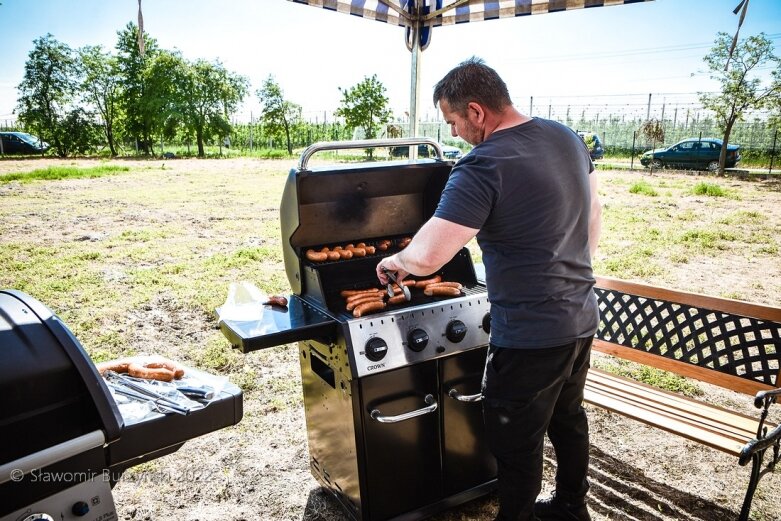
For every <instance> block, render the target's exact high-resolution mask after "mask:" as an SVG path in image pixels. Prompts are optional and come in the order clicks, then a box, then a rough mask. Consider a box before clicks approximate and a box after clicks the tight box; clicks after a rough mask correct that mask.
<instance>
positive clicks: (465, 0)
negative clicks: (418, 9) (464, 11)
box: [380, 0, 470, 22]
mask: <svg viewBox="0 0 781 521" xmlns="http://www.w3.org/2000/svg"><path fill="white" fill-rule="evenodd" d="M382 1H383V0H380V2H382ZM469 2H470V0H456V1H455V2H453V3H452V4H450V5H446V6H445V7H443V8H441V9H437V10H436V11H432V12H430V13H429V14H427V15H426V16H424V17H423V21H424V22H428V21H429V20H432V19H434V18H436V17H437V16H439V15H441V14H442V13H444V12H447V11H450V10H451V9H455V8H456V7H460V6H462V5H464V4H468V3H469Z"/></svg>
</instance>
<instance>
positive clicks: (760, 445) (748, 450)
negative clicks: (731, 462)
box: [738, 389, 781, 465]
mask: <svg viewBox="0 0 781 521" xmlns="http://www.w3.org/2000/svg"><path fill="white" fill-rule="evenodd" d="M778 396H781V389H772V390H770V391H759V392H758V393H757V395H756V397H755V398H754V407H756V408H757V409H762V414H761V415H760V418H759V424H758V426H757V437H756V438H754V439H753V440H751V441H749V442H748V443H746V445H745V446H744V447H743V449H742V450H741V451H740V458H739V460H738V463H740V464H741V465H745V464H746V463H748V462H749V461H751V459H752V458H753V457H754V455H755V454H757V453H760V459H761V458H762V455H761V454H762V453H763V452H764V451H765V449H767V448H769V447H772V446H774V445H775V449H774V450H775V458H774V459H777V458H778V445H779V443H781V425H777V426H776V428H775V429H773V430H772V431H770V432H769V433H768V432H767V427H765V420H766V419H767V414H768V410H769V409H770V404H772V403H775V401H776V398H777V397H778Z"/></svg>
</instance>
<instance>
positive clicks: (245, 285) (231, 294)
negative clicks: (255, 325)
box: [217, 281, 268, 321]
mask: <svg viewBox="0 0 781 521" xmlns="http://www.w3.org/2000/svg"><path fill="white" fill-rule="evenodd" d="M267 300H268V297H267V296H266V295H265V294H264V293H263V292H262V291H260V289H258V287H257V286H255V285H254V284H252V283H251V282H247V281H241V282H231V284H230V286H229V288H228V298H227V299H226V300H225V304H223V305H222V306H221V307H219V308H217V314H218V315H219V317H220V320H236V321H253V320H261V319H262V318H263V302H266V301H267Z"/></svg>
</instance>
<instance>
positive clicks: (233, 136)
mask: <svg viewBox="0 0 781 521" xmlns="http://www.w3.org/2000/svg"><path fill="white" fill-rule="evenodd" d="M692 96H694V95H692V94H688V95H679V96H678V97H672V96H671V97H670V98H668V97H665V96H661V95H651V94H649V95H644V98H641V97H640V96H639V95H625V96H612V97H610V100H611V101H610V102H608V103H593V102H585V101H584V98H582V97H573V98H569V99H556V100H555V101H554V100H553V99H549V100H547V101H543V100H535V99H534V98H533V97H530V98H528V104H527V103H526V100H517V99H516V100H514V103H515V105H516V106H517V107H518V108H519V110H521V111H523V112H525V113H527V114H530V115H532V116H540V117H545V118H549V119H553V120H556V121H559V122H561V123H563V124H565V125H567V126H568V127H570V128H572V129H573V130H578V131H585V132H593V133H596V134H598V135H599V137H600V140H601V141H602V145H603V147H604V149H605V153H606V156H608V157H610V156H613V157H636V156H638V155H639V154H641V153H642V152H644V151H646V150H649V149H650V148H651V147H652V146H654V144H653V143H651V142H647V141H646V140H645V139H644V138H643V137H642V136H641V135H640V133H639V132H638V130H639V128H640V127H641V125H642V124H643V122H644V121H647V120H648V119H656V120H658V121H660V122H661V124H662V127H663V128H664V135H665V138H664V142H663V143H656V144H655V146H656V147H661V146H669V145H672V144H674V143H677V142H678V141H681V140H683V139H687V138H698V137H699V138H718V139H721V138H722V137H723V133H722V131H721V130H720V128H719V125H718V123H717V122H716V120H715V119H714V117H713V114H712V113H711V112H709V111H707V110H705V109H703V108H702V106H701V105H700V104H699V103H698V102H696V101H694V98H693V97H692ZM424 117H425V116H424ZM437 117H438V114H437V115H434V116H432V115H431V114H429V118H430V120H429V121H423V122H420V123H419V125H418V135H419V136H423V137H430V138H433V139H436V140H437V141H439V142H442V143H445V144H452V145H456V146H460V147H461V148H464V149H467V148H469V147H468V145H466V144H465V143H463V142H461V141H460V140H458V139H455V138H453V137H452V136H451V133H450V132H451V131H450V127H449V126H448V125H447V124H446V123H445V122H444V121H442V120H441V119H436V118H437ZM768 118H769V114H768V113H766V112H754V113H750V114H748V115H747V116H746V117H745V118H744V120H743V121H739V122H737V123H736V124H735V125H734V127H733V129H732V132H731V135H730V139H729V142H730V143H731V144H736V145H740V146H741V155H742V157H743V160H742V164H744V165H747V166H757V167H766V166H768V165H769V164H771V163H776V164H777V163H778V159H777V156H778V150H777V148H778V147H779V146H781V144H780V143H779V140H778V129H776V128H773V127H771V126H769V125H768ZM0 130H20V131H23V130H24V129H23V128H22V127H21V126H20V124H19V122H18V121H16V120H13V119H10V120H9V119H5V120H0ZM407 136H409V121H408V120H407V119H405V118H403V117H402V118H397V119H396V120H395V121H393V122H392V123H389V124H387V125H385V126H383V128H382V129H381V130H380V132H379V134H378V136H377V137H407ZM364 137H365V135H364V134H363V133H362V132H361V131H360V130H359V129H358V130H356V129H351V128H348V127H346V126H345V124H344V122H343V121H342V120H340V119H339V118H336V117H334V116H333V115H332V114H330V113H328V112H325V111H318V112H316V113H314V112H310V113H306V114H305V115H304V117H303V118H302V119H300V120H299V121H297V122H294V123H293V124H292V125H290V128H289V136H288V135H286V134H284V133H281V132H279V131H278V130H276V129H273V128H272V127H269V126H268V125H265V124H264V123H263V122H262V120H261V119H260V118H257V117H252V115H251V114H246V115H243V116H240V117H237V118H236V119H234V121H233V125H232V128H231V132H230V134H229V135H228V136H212V138H211V140H210V142H209V143H208V144H209V145H212V146H215V147H230V149H231V150H233V151H234V152H235V153H247V152H249V153H255V152H257V151H260V150H274V149H276V150H280V151H284V150H286V149H287V148H288V140H289V145H290V148H292V149H300V148H302V147H306V146H309V145H311V144H313V143H315V142H318V141H338V140H350V139H362V138H364ZM44 139H45V137H44ZM158 145H160V146H159V150H158V151H160V150H162V149H166V148H167V149H176V150H177V151H179V152H180V153H182V154H184V155H189V154H191V153H192V152H193V150H194V143H193V142H192V138H188V137H186V136H184V135H177V136H173V137H167V138H165V139H164V140H163V142H162V144H161V140H160V138H159V137H158V138H157V139H156V144H155V146H156V147H157V146H158ZM123 151H124V153H125V154H127V155H134V154H136V153H138V151H137V148H136V147H135V146H134V145H133V144H132V142H129V143H125V144H124V147H123ZM221 152H222V150H220V153H221ZM160 153H162V152H160Z"/></svg>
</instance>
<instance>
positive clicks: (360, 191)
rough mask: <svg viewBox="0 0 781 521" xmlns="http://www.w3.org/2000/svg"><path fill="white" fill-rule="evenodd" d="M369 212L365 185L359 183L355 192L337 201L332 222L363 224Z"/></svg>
mask: <svg viewBox="0 0 781 521" xmlns="http://www.w3.org/2000/svg"><path fill="white" fill-rule="evenodd" d="M368 210H369V203H368V201H367V197H366V183H365V182H363V183H359V184H358V185H357V186H356V187H355V190H354V191H352V192H349V193H346V194H344V195H342V196H341V197H339V199H338V200H337V204H336V208H335V213H336V215H334V216H333V218H334V220H336V221H341V222H364V221H365V220H366V217H367V213H368Z"/></svg>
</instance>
